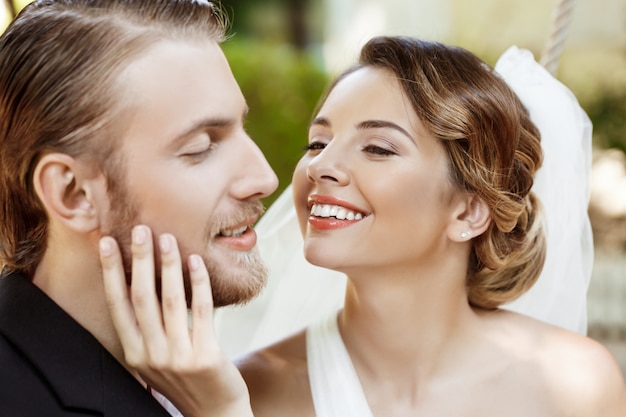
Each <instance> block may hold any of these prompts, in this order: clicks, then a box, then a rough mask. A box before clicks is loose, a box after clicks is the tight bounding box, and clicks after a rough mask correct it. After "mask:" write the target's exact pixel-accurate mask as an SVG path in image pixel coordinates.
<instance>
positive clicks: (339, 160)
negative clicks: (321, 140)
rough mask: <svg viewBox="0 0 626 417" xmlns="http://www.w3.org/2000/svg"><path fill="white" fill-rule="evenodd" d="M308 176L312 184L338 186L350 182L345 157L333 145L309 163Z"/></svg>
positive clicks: (328, 146)
mask: <svg viewBox="0 0 626 417" xmlns="http://www.w3.org/2000/svg"><path fill="white" fill-rule="evenodd" d="M306 174H307V177H308V178H309V181H311V182H332V183H335V184H337V185H346V184H348V183H349V182H350V174H349V171H348V168H347V160H346V158H345V155H344V156H342V155H341V154H340V153H339V152H338V149H336V148H334V147H333V146H332V145H331V144H329V145H327V146H326V148H324V150H322V151H321V152H320V153H319V154H318V155H316V156H315V157H314V158H313V159H312V160H311V161H310V162H309V163H308V165H307V167H306Z"/></svg>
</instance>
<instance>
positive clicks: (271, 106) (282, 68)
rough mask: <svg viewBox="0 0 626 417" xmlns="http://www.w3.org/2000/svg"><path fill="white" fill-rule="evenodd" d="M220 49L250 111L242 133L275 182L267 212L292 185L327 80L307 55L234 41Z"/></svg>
mask: <svg viewBox="0 0 626 417" xmlns="http://www.w3.org/2000/svg"><path fill="white" fill-rule="evenodd" d="M223 49H224V53H225V54H226V56H227V58H228V60H229V62H230V65H231V68H232V70H233V74H234V75H235V78H236V79H237V82H238V83H239V85H240V87H241V90H242V92H243V94H244V96H245V98H246V100H247V102H248V106H249V107H250V112H249V114H248V118H247V121H246V130H247V131H248V133H249V134H250V136H251V137H252V138H253V139H254V141H255V142H256V143H257V144H258V145H259V147H260V148H261V150H262V151H263V153H264V154H265V156H266V157H267V160H268V161H269V163H270V165H271V166H272V167H273V168H274V171H276V174H277V175H278V178H279V179H280V185H279V189H278V190H277V192H276V193H274V195H272V197H270V198H269V199H268V200H267V201H266V204H267V205H268V206H269V204H270V203H271V202H272V201H273V200H274V199H275V198H276V197H278V195H279V194H280V192H281V191H282V190H283V189H284V188H285V187H286V186H287V185H289V183H290V182H291V175H292V173H293V169H294V167H295V165H296V163H297V162H298V159H299V158H300V156H302V155H303V153H304V152H303V151H302V147H303V146H305V145H306V143H307V134H308V125H309V122H310V121H311V117H312V116H313V110H314V108H315V105H316V104H317V101H318V99H319V97H320V96H321V94H322V92H323V91H324V89H325V87H326V85H327V83H328V75H327V74H326V72H325V71H324V70H323V69H322V68H321V65H320V64H319V63H318V62H316V60H315V58H314V57H313V55H312V54H310V53H306V52H298V51H296V50H295V49H294V48H293V47H291V46H289V45H287V44H284V45H277V44H269V43H263V42H259V41H256V40H252V39H246V38H234V39H231V40H228V41H226V42H225V43H224V44H223Z"/></svg>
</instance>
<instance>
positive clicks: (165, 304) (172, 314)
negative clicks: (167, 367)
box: [159, 234, 192, 360]
mask: <svg viewBox="0 0 626 417" xmlns="http://www.w3.org/2000/svg"><path fill="white" fill-rule="evenodd" d="M159 248H160V250H161V306H162V313H163V324H164V326H165V332H166V334H167V342H168V345H169V346H170V349H171V352H170V353H171V355H172V356H173V358H175V359H176V358H178V359H179V360H185V359H188V357H186V356H185V355H189V354H191V352H192V347H191V340H190V338H189V330H188V325H187V322H188V315H187V297H186V295H185V285H184V279H183V272H182V263H181V259H180V252H179V250H178V245H177V243H176V238H174V236H172V235H171V234H163V235H161V236H160V237H159Z"/></svg>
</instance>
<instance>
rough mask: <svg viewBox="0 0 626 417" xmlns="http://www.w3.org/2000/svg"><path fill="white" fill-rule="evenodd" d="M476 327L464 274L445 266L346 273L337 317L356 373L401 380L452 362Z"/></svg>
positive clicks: (431, 372)
mask: <svg viewBox="0 0 626 417" xmlns="http://www.w3.org/2000/svg"><path fill="white" fill-rule="evenodd" d="M475 326H478V319H477V316H476V314H475V313H474V311H473V310H472V308H471V307H470V306H469V305H468V303H467V294H466V291H465V274H464V272H459V271H453V270H450V268H440V269H439V270H438V271H437V272H433V271H425V270H421V271H420V270H417V269H416V270H415V271H414V272H413V273H412V274H411V273H407V272H405V271H402V272H399V273H395V274H394V273H393V272H390V271H389V270H386V271H385V273H384V274H382V273H381V274H379V275H378V276H374V274H373V271H371V270H370V271H368V274H367V276H366V275H359V276H356V275H351V276H349V280H348V287H347V290H346V301H345V306H344V310H343V311H342V313H341V315H340V317H339V329H340V332H341V335H342V338H343V340H344V343H345V345H346V348H347V349H348V351H349V353H350V356H351V357H352V361H353V362H354V364H355V367H356V368H357V371H358V372H359V373H360V374H363V375H360V376H362V377H367V375H369V376H370V377H372V378H375V379H379V380H380V378H384V379H385V380H392V379H397V380H399V381H400V380H404V381H405V382H406V380H407V379H409V380H416V379H420V380H422V379H424V378H429V377H430V376H431V375H434V374H436V373H441V372H445V371H446V369H449V368H450V367H454V366H455V365H454V361H455V359H456V358H458V357H459V356H463V355H458V353H459V352H460V351H462V350H464V349H466V348H467V343H469V341H470V340H471V338H470V337H471V334H472V333H473V331H472V329H473V328H475Z"/></svg>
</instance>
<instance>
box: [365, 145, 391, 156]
mask: <svg viewBox="0 0 626 417" xmlns="http://www.w3.org/2000/svg"><path fill="white" fill-rule="evenodd" d="M363 151H365V152H367V153H369V154H372V155H377V156H391V155H397V154H396V152H394V151H391V150H389V149H386V148H381V147H380V146H376V145H367V146H365V147H364V148H363Z"/></svg>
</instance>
